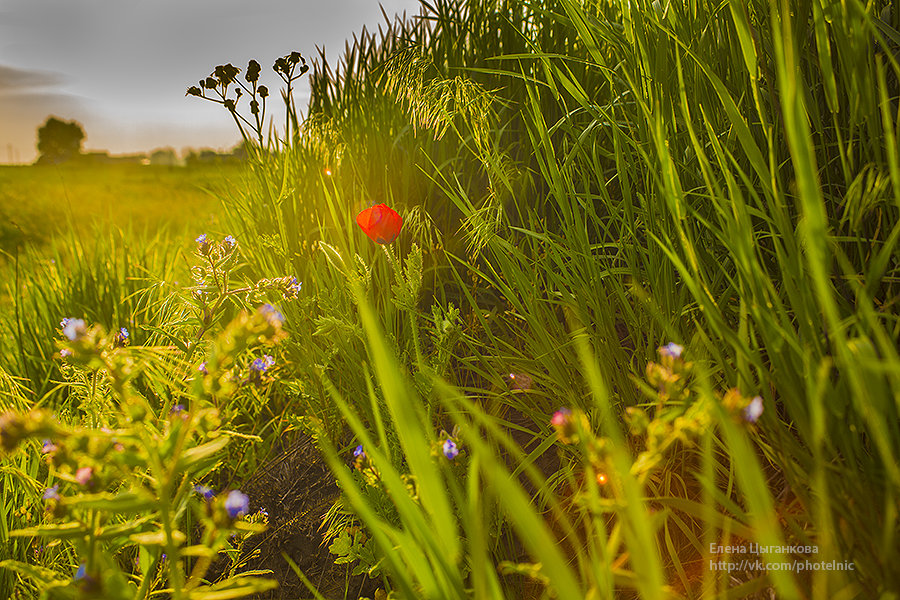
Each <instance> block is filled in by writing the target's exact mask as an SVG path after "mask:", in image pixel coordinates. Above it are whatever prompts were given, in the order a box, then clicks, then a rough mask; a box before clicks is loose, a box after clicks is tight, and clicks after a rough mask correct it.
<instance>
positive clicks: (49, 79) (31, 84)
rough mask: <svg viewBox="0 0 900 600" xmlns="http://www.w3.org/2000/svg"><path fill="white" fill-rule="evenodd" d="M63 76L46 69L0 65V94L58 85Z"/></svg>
mask: <svg viewBox="0 0 900 600" xmlns="http://www.w3.org/2000/svg"><path fill="white" fill-rule="evenodd" d="M62 82H63V77H62V76H61V75H58V74H56V73H49V72H47V71H32V70H28V69H17V68H16V67H10V66H7V65H0V94H11V93H20V92H22V91H25V90H33V89H36V88H46V87H52V86H56V85H59V84H61V83H62Z"/></svg>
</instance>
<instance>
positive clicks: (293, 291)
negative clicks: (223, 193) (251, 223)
mask: <svg viewBox="0 0 900 600" xmlns="http://www.w3.org/2000/svg"><path fill="white" fill-rule="evenodd" d="M195 242H196V243H197V250H196V256H197V258H198V263H199V264H196V265H194V266H193V267H192V268H191V276H192V277H193V280H194V284H195V285H194V287H193V293H192V301H193V303H194V306H195V308H196V311H197V318H198V320H199V321H200V328H199V330H198V331H197V334H196V338H197V339H198V340H199V339H200V338H201V337H202V336H203V334H204V333H205V332H206V331H207V329H208V328H209V327H210V326H211V325H212V323H213V322H214V321H215V319H216V318H217V317H218V316H219V315H220V314H221V312H222V310H223V308H224V307H225V304H226V300H228V299H229V298H233V297H243V299H244V300H245V301H246V302H251V301H255V300H258V298H259V297H261V296H265V295H266V293H267V292H273V291H274V292H277V293H279V294H280V295H281V298H282V299H284V300H293V299H296V298H297V297H298V296H299V294H300V289H301V287H302V283H301V282H300V281H298V280H297V278H296V277H295V276H293V275H291V276H285V277H276V278H273V279H260V280H259V281H256V282H253V283H244V284H241V285H236V284H234V283H233V282H232V281H231V273H232V270H233V269H234V267H235V265H236V263H237V260H238V257H239V253H238V249H239V246H238V242H237V240H236V239H235V238H234V237H233V236H230V235H228V236H225V238H224V239H223V240H222V241H220V242H215V241H213V240H210V239H209V237H208V236H207V235H206V234H203V235H200V236H199V237H197V239H196V240H195ZM265 306H268V307H270V308H272V307H271V305H269V304H266V305H265ZM272 311H273V312H271V311H270V314H268V318H269V319H270V320H271V319H273V318H275V317H276V316H277V319H276V320H277V321H278V322H279V323H278V327H279V328H280V327H281V324H282V323H283V322H284V316H282V315H281V313H280V312H278V311H277V310H275V309H274V308H272Z"/></svg>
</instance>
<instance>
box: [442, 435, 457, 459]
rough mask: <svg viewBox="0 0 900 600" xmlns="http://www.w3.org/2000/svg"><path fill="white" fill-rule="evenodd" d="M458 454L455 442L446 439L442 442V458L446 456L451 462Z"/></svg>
mask: <svg viewBox="0 0 900 600" xmlns="http://www.w3.org/2000/svg"><path fill="white" fill-rule="evenodd" d="M458 454H459V446H457V445H456V442H454V441H453V440H451V439H450V438H447V440H446V441H444V456H446V457H447V458H448V459H449V460H453V459H454V458H456V457H457V455H458Z"/></svg>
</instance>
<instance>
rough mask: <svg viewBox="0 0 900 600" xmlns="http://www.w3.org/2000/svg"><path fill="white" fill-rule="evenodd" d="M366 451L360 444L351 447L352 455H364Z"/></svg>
mask: <svg viewBox="0 0 900 600" xmlns="http://www.w3.org/2000/svg"><path fill="white" fill-rule="evenodd" d="M365 455H366V452H365V450H363V447H362V444H360V445H359V446H357V447H356V448H354V449H353V456H365Z"/></svg>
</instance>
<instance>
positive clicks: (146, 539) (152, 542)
mask: <svg viewBox="0 0 900 600" xmlns="http://www.w3.org/2000/svg"><path fill="white" fill-rule="evenodd" d="M128 539H130V540H131V541H132V542H135V543H137V544H140V545H142V546H165V545H166V543H167V539H166V532H165V531H163V530H162V529H160V530H158V531H148V532H146V533H135V534H133V535H130V536H128ZM185 539H186V538H185V535H184V534H183V533H181V532H180V531H178V530H177V529H173V530H172V540H173V541H174V542H175V543H176V544H182V543H184V540H185Z"/></svg>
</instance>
